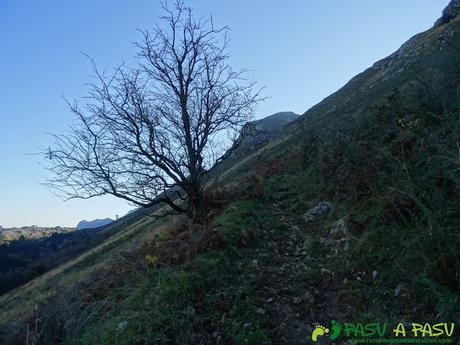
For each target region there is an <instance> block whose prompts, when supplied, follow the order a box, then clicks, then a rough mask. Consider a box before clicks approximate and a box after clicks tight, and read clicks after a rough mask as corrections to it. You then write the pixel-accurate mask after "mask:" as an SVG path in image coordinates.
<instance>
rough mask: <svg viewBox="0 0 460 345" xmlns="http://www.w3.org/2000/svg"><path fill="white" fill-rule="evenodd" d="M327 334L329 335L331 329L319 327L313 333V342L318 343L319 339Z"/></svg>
mask: <svg viewBox="0 0 460 345" xmlns="http://www.w3.org/2000/svg"><path fill="white" fill-rule="evenodd" d="M325 333H329V328H326V327H324V326H321V325H318V326H316V328H315V329H314V330H313V332H312V333H311V340H312V341H313V342H315V343H316V342H317V341H318V337H319V336H322V335H324V334H325Z"/></svg>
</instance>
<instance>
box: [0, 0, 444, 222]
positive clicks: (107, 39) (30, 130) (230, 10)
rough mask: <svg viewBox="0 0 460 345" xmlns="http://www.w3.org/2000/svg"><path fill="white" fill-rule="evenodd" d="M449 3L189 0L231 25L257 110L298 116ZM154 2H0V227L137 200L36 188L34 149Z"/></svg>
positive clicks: (108, 212) (103, 211)
mask: <svg viewBox="0 0 460 345" xmlns="http://www.w3.org/2000/svg"><path fill="white" fill-rule="evenodd" d="M447 3H448V0H404V1H401V0H386V1H369V0H347V1H343V0H329V1H322V0H285V1H281V0H280V1H271V2H269V1H266V0H251V1H237V0H232V1H212V0H190V1H188V2H187V4H188V5H190V6H191V7H193V8H194V9H195V11H196V13H197V14H201V15H203V14H212V16H213V20H214V23H215V24H217V25H228V26H230V28H231V33H230V35H231V40H232V44H231V55H232V56H231V63H232V65H233V66H235V67H246V68H249V69H251V70H252V76H253V78H254V79H255V80H257V81H258V82H259V84H260V85H261V86H265V95H266V96H268V97H269V99H267V101H265V102H264V103H263V104H261V105H260V106H259V107H258V110H257V113H256V114H255V115H256V117H264V116H266V115H270V114H272V113H275V112H278V111H285V110H291V111H295V112H297V113H303V112H304V111H306V110H307V109H308V108H309V107H311V106H312V105H314V104H316V103H317V102H319V101H321V99H323V98H324V97H326V96H328V95H329V94H330V93H332V92H334V91H336V90H337V89H338V88H339V87H341V86H342V85H344V84H345V83H346V82H347V81H348V80H349V79H350V78H352V77H353V76H354V75H356V74H357V73H359V72H361V71H362V70H364V69H365V68H367V67H369V66H370V65H372V63H374V62H375V61H376V60H379V59H381V58H383V57H385V56H387V55H389V54H390V53H392V52H393V51H394V50H396V49H397V48H398V47H399V46H400V45H401V44H402V43H403V42H404V41H405V40H407V39H408V38H409V37H411V36H412V35H414V34H416V33H417V32H420V31H423V30H426V29H428V28H429V27H430V26H431V25H432V24H433V23H434V21H435V20H436V19H437V18H438V17H439V16H440V14H441V11H442V9H443V8H444V7H445V6H446V5H447ZM160 14H161V12H160V6H159V1H153V0H150V1H148V0H133V1H121V0H79V1H62V0H42V1H34V0H21V1H15V0H2V1H1V2H0V104H1V106H0V159H1V165H0V193H1V194H0V225H2V226H3V227H5V226H23V225H31V224H36V225H39V226H55V225H62V226H75V225H76V223H77V222H78V221H79V220H81V219H93V218H104V217H111V218H114V217H115V215H116V214H119V215H123V214H125V213H126V212H127V211H128V210H130V209H131V208H132V206H130V205H128V204H126V203H125V202H123V201H120V200H117V199H115V198H113V197H103V198H99V199H94V200H89V201H88V200H86V201H83V200H73V201H67V202H63V201H62V200H60V199H59V198H57V197H56V196H54V195H53V193H51V192H50V191H49V190H47V189H46V188H44V187H43V186H41V185H40V182H41V181H44V180H46V177H47V171H46V170H45V169H44V168H43V167H42V166H41V164H40V158H39V157H37V156H33V155H29V153H33V152H37V151H38V150H39V149H40V148H43V147H47V146H48V144H49V143H50V142H51V139H50V136H49V135H48V134H47V133H48V132H54V133H60V132H62V131H65V130H66V129H67V126H68V125H69V124H71V123H72V121H73V118H72V116H71V114H70V113H69V111H68V110H67V108H66V105H65V103H64V101H63V100H62V96H65V97H67V98H71V99H72V98H79V97H82V96H85V93H86V90H87V89H86V86H85V83H88V82H90V81H91V80H92V79H91V69H90V65H89V63H88V61H87V59H86V58H85V57H84V56H83V55H82V54H81V52H85V53H87V54H89V55H90V56H92V57H93V58H94V59H95V60H96V63H97V65H98V66H99V67H100V68H101V69H105V70H110V68H111V67H113V66H114V65H116V64H118V63H120V62H121V61H126V62H128V63H129V62H130V61H133V56H134V54H135V49H134V47H133V45H132V42H134V41H136V40H138V39H139V38H140V35H139V33H138V32H137V31H136V28H141V29H148V28H151V27H153V26H154V25H155V24H156V23H157V22H158V16H159V15H160Z"/></svg>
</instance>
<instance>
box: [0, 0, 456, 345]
mask: <svg viewBox="0 0 460 345" xmlns="http://www.w3.org/2000/svg"><path fill="white" fill-rule="evenodd" d="M458 5H459V4H458V1H453V2H452V3H451V5H450V6H453V7H451V9H452V8H454V9H458V8H459V6H458ZM455 6H456V7H455ZM447 14H448V15H447ZM457 15H458V13H457V12H452V11H450V10H449V11H446V12H445V15H444V17H443V18H441V19H440V20H439V21H438V22H437V23H436V25H435V26H434V27H433V28H431V29H429V30H428V31H426V32H423V33H421V34H418V35H416V36H415V37H413V38H411V39H410V40H409V41H408V42H406V43H405V44H404V45H403V46H402V47H401V48H400V49H399V50H398V51H397V52H395V53H394V54H392V55H390V56H389V57H387V58H385V59H383V60H381V61H379V62H377V63H376V64H375V65H374V66H372V67H371V68H369V69H368V70H366V71H364V72H363V73H361V74H360V75H358V76H356V77H355V78H353V79H352V80H351V81H350V82H349V83H348V84H347V85H345V86H344V87H343V88H342V89H340V90H339V91H338V92H336V93H335V94H333V95H331V96H330V97H328V98H326V99H325V100H324V101H322V102H321V103H320V104H318V105H316V106H315V107H313V108H311V109H310V110H308V111H307V112H306V113H305V114H303V115H302V116H301V117H300V118H298V119H297V120H295V121H293V122H292V123H291V124H289V125H288V126H287V127H286V128H285V129H284V130H283V131H282V132H281V133H280V134H279V135H278V136H277V137H276V138H275V139H274V140H271V141H269V142H267V143H264V145H263V146H262V147H256V148H254V150H253V151H249V152H247V153H246V154H245V155H244V157H241V158H239V159H238V160H236V159H233V160H229V161H227V162H224V163H223V165H221V166H220V167H219V168H218V170H216V171H215V172H214V173H215V174H216V176H215V177H214V178H213V180H212V181H210V183H209V186H208V193H207V205H208V209H209V210H210V212H209V219H208V220H207V222H206V224H205V225H204V226H198V225H189V224H187V222H186V221H185V219H182V218H181V217H169V218H161V219H160V220H157V219H155V218H154V217H148V216H147V217H144V218H142V219H139V220H138V221H137V222H136V223H134V224H132V225H130V226H128V227H126V229H125V230H124V231H120V232H118V233H117V234H115V235H113V236H112V237H110V238H109V239H108V240H107V241H105V242H104V243H102V244H100V245H99V246H96V247H95V248H93V249H91V251H88V252H86V253H84V254H83V255H82V256H80V257H77V258H76V259H74V260H73V261H70V262H67V263H65V264H64V265H63V266H61V267H58V268H56V269H54V270H51V271H50V272H48V273H46V274H45V275H43V276H41V277H39V278H37V279H35V280H33V281H31V282H30V283H28V284H27V285H25V286H23V287H21V288H19V289H16V290H14V291H11V292H9V293H7V294H5V295H3V296H1V297H0V322H1V323H2V324H3V327H2V328H1V330H0V334H1V337H3V339H4V343H6V344H24V343H25V339H26V338H28V339H29V340H28V341H29V343H31V341H33V342H32V343H34V344H35V343H43V344H220V345H222V344H254V345H256V344H257V345H261V344H307V343H309V338H308V337H309V335H310V333H311V331H312V330H313V328H314V327H315V325H317V324H326V325H329V324H330V322H331V320H337V321H339V322H353V321H355V320H360V321H368V322H379V321H382V322H385V321H386V322H393V323H394V322H410V321H418V322H435V321H439V322H446V321H448V322H455V323H456V324H458V323H459V322H460V301H459V296H460V272H459V268H460V236H459V229H460V206H459V205H460V80H459V76H460V18H459V17H458V16H457ZM457 334H458V333H457ZM454 341H455V340H454ZM319 343H322V342H321V341H320V342H319ZM323 343H324V344H325V343H328V344H334V343H336V344H344V343H345V340H343V339H341V338H339V339H337V340H336V341H335V342H334V341H331V340H329V339H325V340H324V342H323Z"/></svg>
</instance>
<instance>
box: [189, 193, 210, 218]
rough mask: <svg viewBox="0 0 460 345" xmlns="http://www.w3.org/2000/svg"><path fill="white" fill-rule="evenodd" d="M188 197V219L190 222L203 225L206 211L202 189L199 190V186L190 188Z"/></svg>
mask: <svg viewBox="0 0 460 345" xmlns="http://www.w3.org/2000/svg"><path fill="white" fill-rule="evenodd" d="M188 196H189V199H188V208H187V211H188V212H187V213H188V217H189V218H190V219H191V220H192V222H193V223H198V224H202V223H204V222H205V220H206V216H207V211H206V205H205V201H204V192H203V190H202V188H200V186H199V185H192V186H190V190H189V192H188Z"/></svg>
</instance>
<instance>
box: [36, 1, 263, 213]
mask: <svg viewBox="0 0 460 345" xmlns="http://www.w3.org/2000/svg"><path fill="white" fill-rule="evenodd" d="M163 8H164V11H165V15H164V16H163V17H161V19H162V24H163V26H157V27H156V29H155V30H153V31H151V32H149V31H141V33H142V37H143V39H142V40H141V41H140V42H138V43H136V47H137V49H138V57H139V64H138V65H137V66H135V67H127V66H125V65H120V66H118V67H116V68H115V69H114V72H113V73H112V74H111V75H110V76H107V75H106V74H105V73H101V72H99V71H98V69H97V68H96V67H95V64H94V62H93V67H94V71H95V76H96V82H95V83H93V84H90V86H89V95H88V98H87V102H85V104H84V105H83V106H81V105H80V103H79V102H77V101H74V102H67V103H68V105H69V108H70V110H71V111H72V113H73V114H74V115H75V116H76V118H77V124H76V125H74V126H72V127H71V129H70V131H69V132H68V133H66V134H63V135H54V137H55V143H54V145H53V147H50V148H49V149H48V150H47V151H46V152H44V155H45V157H46V158H48V161H49V165H48V168H49V169H50V170H51V171H52V173H53V174H52V176H53V178H52V179H51V180H49V181H48V182H47V185H48V186H50V187H51V188H52V189H53V190H56V191H57V192H58V194H60V195H61V196H63V197H65V198H66V199H72V198H83V199H87V198H92V197H97V196H101V195H106V194H111V195H114V196H116V197H119V198H121V199H124V200H127V201H128V202H130V203H132V204H135V205H138V206H143V207H151V206H153V205H156V204H158V203H166V204H167V205H169V206H170V208H172V210H174V211H175V212H180V213H186V214H187V215H188V216H189V217H190V218H192V219H193V220H194V221H200V220H202V219H203V217H204V216H205V212H206V211H205V209H204V204H203V203H204V179H205V174H206V171H207V170H209V168H211V167H212V166H213V165H214V164H215V163H216V162H218V161H219V160H221V159H222V157H223V155H224V154H225V153H226V152H228V149H229V148H232V147H235V138H237V135H238V133H239V131H240V130H241V128H242V126H243V125H244V124H245V123H246V122H247V121H248V120H249V119H250V117H251V116H252V113H253V110H254V109H253V108H254V106H255V104H256V103H257V102H258V101H259V100H260V97H259V95H260V89H258V90H254V82H251V81H248V80H247V79H246V78H245V75H246V74H247V71H246V70H238V71H235V70H233V69H232V68H231V67H230V66H229V64H228V60H229V55H228V44H229V40H228V36H227V33H228V28H227V27H223V28H219V29H216V28H214V26H213V23H212V19H211V18H207V17H206V18H199V19H196V18H194V16H193V13H192V10H191V9H190V8H188V7H186V6H185V5H184V4H183V3H182V2H180V1H178V2H176V4H175V6H174V7H173V8H172V9H170V8H168V7H167V6H163Z"/></svg>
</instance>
